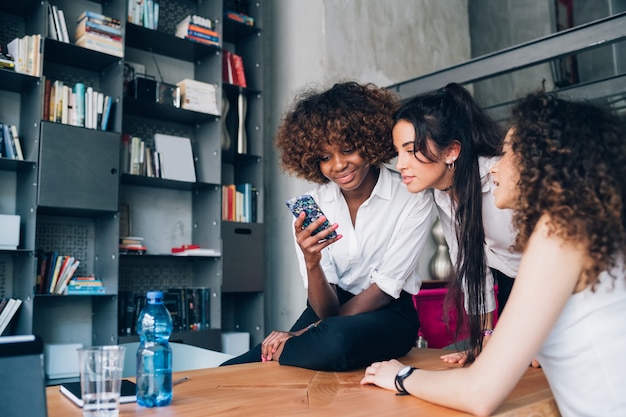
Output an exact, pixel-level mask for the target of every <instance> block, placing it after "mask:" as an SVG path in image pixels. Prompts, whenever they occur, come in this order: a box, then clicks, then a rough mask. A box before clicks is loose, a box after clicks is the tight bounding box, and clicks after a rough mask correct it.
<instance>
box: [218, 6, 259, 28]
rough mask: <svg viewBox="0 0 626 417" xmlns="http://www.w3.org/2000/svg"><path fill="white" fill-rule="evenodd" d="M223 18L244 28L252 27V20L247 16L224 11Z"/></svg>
mask: <svg viewBox="0 0 626 417" xmlns="http://www.w3.org/2000/svg"><path fill="white" fill-rule="evenodd" d="M224 16H225V17H226V18H227V19H230V20H234V21H235V22H239V23H242V24H244V25H246V26H254V18H253V17H250V16H248V15H247V14H243V13H236V12H233V11H230V10H228V11H226V13H224Z"/></svg>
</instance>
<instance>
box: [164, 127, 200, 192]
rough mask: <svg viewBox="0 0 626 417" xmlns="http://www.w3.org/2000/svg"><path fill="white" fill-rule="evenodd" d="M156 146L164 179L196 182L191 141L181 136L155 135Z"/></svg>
mask: <svg viewBox="0 0 626 417" xmlns="http://www.w3.org/2000/svg"><path fill="white" fill-rule="evenodd" d="M154 146H155V149H156V151H157V152H159V154H160V155H161V174H162V178H165V179H169V180H175V181H185V182H196V170H195V165H194V160H193V151H192V149H191V139H189V138H186V137H181V136H172V135H166V134H163V133H155V134H154Z"/></svg>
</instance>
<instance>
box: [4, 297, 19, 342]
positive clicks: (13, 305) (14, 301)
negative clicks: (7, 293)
mask: <svg viewBox="0 0 626 417" xmlns="http://www.w3.org/2000/svg"><path fill="white" fill-rule="evenodd" d="M5 300H6V302H5ZM2 303H3V304H4V306H3V308H2V311H0V335H2V334H3V333H4V331H5V330H6V329H7V327H9V324H10V323H11V321H12V320H13V317H15V315H16V314H17V310H18V309H19V308H20V306H21V305H22V300H21V299H20V298H6V299H3V300H2Z"/></svg>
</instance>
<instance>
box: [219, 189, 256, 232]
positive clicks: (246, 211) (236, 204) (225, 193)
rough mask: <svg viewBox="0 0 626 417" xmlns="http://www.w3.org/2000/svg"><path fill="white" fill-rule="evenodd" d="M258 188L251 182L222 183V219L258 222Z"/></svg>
mask: <svg viewBox="0 0 626 417" xmlns="http://www.w3.org/2000/svg"><path fill="white" fill-rule="evenodd" d="M257 200H258V190H257V189H256V187H254V186H253V185H252V184H250V183H244V184H237V185H235V184H228V185H222V220H224V221H228V222H242V223H256V221H257V210H258V209H257V204H258V203H257Z"/></svg>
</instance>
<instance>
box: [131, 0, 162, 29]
mask: <svg viewBox="0 0 626 417" xmlns="http://www.w3.org/2000/svg"><path fill="white" fill-rule="evenodd" d="M128 23H132V24H134V25H137V26H143V27H145V28H146V29H155V30H156V28H157V26H158V25H159V3H157V2H156V1H155V0H128Z"/></svg>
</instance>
